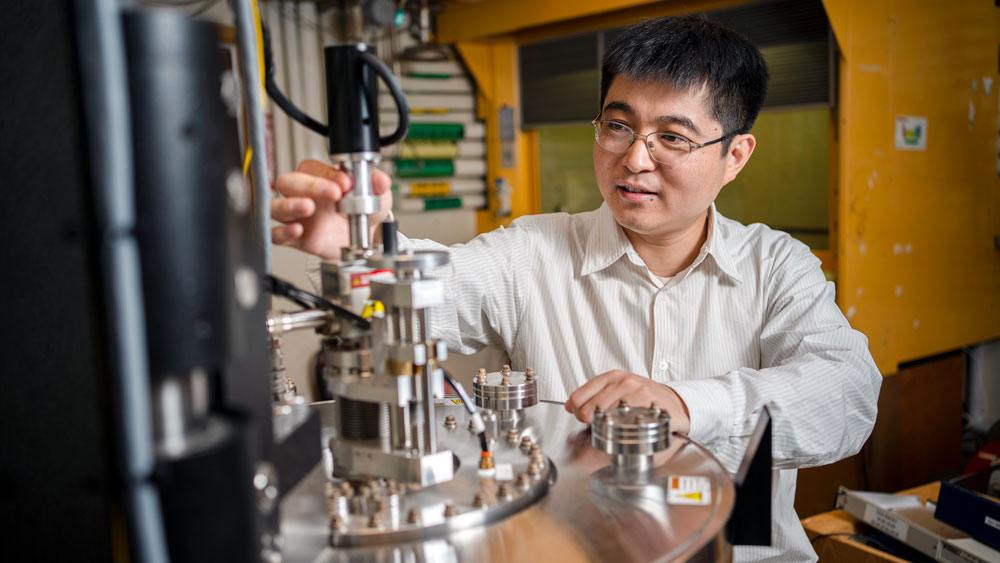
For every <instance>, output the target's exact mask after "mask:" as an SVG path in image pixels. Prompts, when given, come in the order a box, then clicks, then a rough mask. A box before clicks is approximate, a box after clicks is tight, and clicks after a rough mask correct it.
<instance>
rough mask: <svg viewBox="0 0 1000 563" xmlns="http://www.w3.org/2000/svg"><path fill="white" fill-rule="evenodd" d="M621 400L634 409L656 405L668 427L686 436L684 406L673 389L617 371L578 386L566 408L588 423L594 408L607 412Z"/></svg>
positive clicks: (645, 378)
mask: <svg viewBox="0 0 1000 563" xmlns="http://www.w3.org/2000/svg"><path fill="white" fill-rule="evenodd" d="M622 399H625V401H627V402H628V404H629V405H630V406H633V407H648V406H649V405H650V404H652V403H653V402H656V403H657V404H658V405H659V406H660V408H661V409H663V410H665V411H667V413H668V414H669V415H670V426H671V429H672V430H673V431H674V432H678V433H680V434H687V433H688V430H689V429H690V428H691V420H690V417H689V415H688V410H687V406H686V405H685V404H684V401H683V400H681V398H680V396H679V395H678V394H677V393H676V392H674V390H673V389H671V388H670V387H667V386H666V385H664V384H662V383H657V382H655V381H653V380H652V379H649V378H648V377H642V376H640V375H635V374H633V373H628V372H625V371H622V370H618V369H616V370H613V371H609V372H607V373H602V374H601V375H598V376H597V377H595V378H593V379H591V380H590V381H588V382H587V383H584V384H583V385H581V386H580V388H579V389H577V390H576V391H574V392H573V394H572V395H570V396H569V400H568V401H566V405H565V408H566V411H567V412H571V413H573V414H574V415H576V418H577V419H578V420H579V421H580V422H586V423H588V424H589V423H590V420H591V417H593V415H594V408H595V407H598V406H600V407H601V408H602V409H604V410H607V409H609V408H611V407H613V406H615V405H617V404H618V401H620V400H622Z"/></svg>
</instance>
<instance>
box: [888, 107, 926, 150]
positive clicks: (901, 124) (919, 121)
mask: <svg viewBox="0 0 1000 563" xmlns="http://www.w3.org/2000/svg"><path fill="white" fill-rule="evenodd" d="M895 137H896V148H897V149H899V150H901V151H925V150H927V118H926V117H914V116H911V115H897V116H896V133H895Z"/></svg>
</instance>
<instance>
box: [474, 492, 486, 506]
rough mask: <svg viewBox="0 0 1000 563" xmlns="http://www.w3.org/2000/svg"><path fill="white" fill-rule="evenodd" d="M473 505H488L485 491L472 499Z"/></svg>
mask: <svg viewBox="0 0 1000 563" xmlns="http://www.w3.org/2000/svg"><path fill="white" fill-rule="evenodd" d="M472 506H475V507H477V508H482V507H484V506H486V496H485V495H483V493H476V496H475V497H474V498H473V499H472Z"/></svg>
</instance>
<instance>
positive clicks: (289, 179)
mask: <svg viewBox="0 0 1000 563" xmlns="http://www.w3.org/2000/svg"><path fill="white" fill-rule="evenodd" d="M274 187H275V189H277V190H278V191H279V192H280V193H281V194H282V195H284V196H285V197H308V198H312V199H326V200H330V201H340V198H341V197H342V196H343V193H344V191H343V188H342V187H341V186H340V185H338V184H337V183H336V182H333V181H330V180H329V179H327V178H323V177H321V176H314V175H312V174H306V173H304V172H288V173H286V174H282V175H281V176H278V181H277V182H275V183H274Z"/></svg>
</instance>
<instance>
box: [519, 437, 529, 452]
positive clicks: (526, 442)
mask: <svg viewBox="0 0 1000 563" xmlns="http://www.w3.org/2000/svg"><path fill="white" fill-rule="evenodd" d="M530 447H531V436H528V435H524V436H521V449H522V450H527V449H528V448H530Z"/></svg>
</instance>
